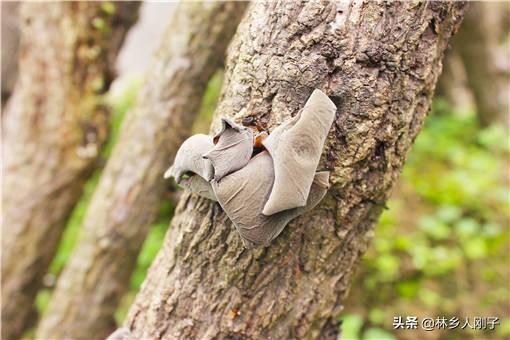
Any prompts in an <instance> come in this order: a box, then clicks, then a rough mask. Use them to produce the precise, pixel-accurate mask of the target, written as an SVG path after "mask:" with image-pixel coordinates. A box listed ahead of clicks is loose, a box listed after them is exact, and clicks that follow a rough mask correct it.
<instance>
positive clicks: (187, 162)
mask: <svg viewBox="0 0 510 340" xmlns="http://www.w3.org/2000/svg"><path fill="white" fill-rule="evenodd" d="M213 148H214V143H213V141H212V138H211V137H210V136H207V135H203V134H197V135H193V136H191V137H189V138H188V139H186V140H185V141H184V143H182V145H181V147H180V148H179V150H177V154H176V155H175V160H174V164H173V165H172V166H171V167H170V168H169V169H168V170H167V171H166V172H165V175H164V177H165V178H170V177H173V178H175V182H177V184H179V183H180V182H181V178H182V176H183V175H184V174H186V173H189V172H192V173H195V174H197V175H199V176H201V177H202V178H203V179H205V180H206V181H210V180H211V179H212V177H213V167H212V164H211V162H210V161H209V160H207V159H204V158H203V157H202V156H203V155H204V153H206V152H208V151H209V150H212V149H213Z"/></svg>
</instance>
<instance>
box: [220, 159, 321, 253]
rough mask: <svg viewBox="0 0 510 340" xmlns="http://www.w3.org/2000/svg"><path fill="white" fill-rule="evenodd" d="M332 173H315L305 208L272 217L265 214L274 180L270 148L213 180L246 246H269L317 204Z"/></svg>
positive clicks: (227, 212)
mask: <svg viewBox="0 0 510 340" xmlns="http://www.w3.org/2000/svg"><path fill="white" fill-rule="evenodd" d="M328 179H329V172H318V173H316V175H315V180H314V182H313V185H312V188H311V190H310V195H309V197H308V200H307V203H306V205H305V206H304V207H300V208H294V209H288V210H285V211H282V212H279V213H276V214H273V215H271V216H266V215H264V214H262V210H263V208H264V204H265V203H266V201H267V198H268V196H269V194H270V192H271V188H272V187H273V182H274V169H273V161H272V159H271V156H270V155H269V153H268V152H267V151H263V152H261V153H259V154H258V155H256V156H255V157H253V158H252V159H251V160H250V161H249V163H248V164H247V165H246V166H245V167H244V168H242V169H240V170H239V171H236V172H234V173H232V174H230V175H228V176H226V177H224V178H222V179H221V180H220V181H219V182H217V181H216V180H213V181H212V187H213V190H214V193H215V194H216V197H217V198H218V202H219V203H220V205H221V207H222V208H223V210H224V211H225V213H226V214H227V216H228V217H229V219H230V220H231V221H232V222H233V223H234V225H235V227H236V229H237V231H238V232H239V234H240V235H241V238H242V240H243V243H244V245H245V247H246V248H248V249H251V248H254V247H257V246H261V245H268V244H269V242H270V241H271V240H273V239H274V238H275V237H277V236H278V235H279V234H280V233H281V232H282V230H283V229H284V228H285V226H286V225H287V224H288V223H289V222H290V221H291V220H292V219H294V218H295V217H297V216H299V215H301V214H302V213H304V212H305V211H307V210H309V209H312V208H313V207H315V206H316V205H317V204H318V203H319V202H320V200H321V199H322V198H323V197H324V195H325V194H326V191H327V189H328V187H329V184H328Z"/></svg>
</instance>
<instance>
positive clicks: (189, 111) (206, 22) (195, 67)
mask: <svg viewBox="0 0 510 340" xmlns="http://www.w3.org/2000/svg"><path fill="white" fill-rule="evenodd" d="M246 5H247V3H244V2H212V3H200V2H195V3H187V4H181V5H179V6H178V7H177V8H176V9H175V12H174V14H173V18H172V20H170V22H169V25H168V30H167V32H166V33H165V36H164V39H163V43H162V45H161V47H160V48H159V51H158V52H157V53H156V55H155V59H154V63H153V65H152V69H151V71H150V72H149V74H148V75H147V79H146V83H145V85H144V87H143V88H142V90H141V94H140V96H139V98H138V103H137V105H136V107H135V108H134V110H133V111H131V112H129V113H128V116H127V117H126V121H125V122H124V124H123V126H122V132H121V136H120V138H119V141H118V142H117V145H116V147H115V148H114V150H113V153H112V156H111V158H110V160H109V161H108V163H107V166H106V168H105V170H104V172H103V175H102V177H101V181H100V183H99V185H98V187H97V189H96V192H95V194H94V197H93V199H92V202H91V204H90V207H89V209H88V212H87V215H86V217H85V220H84V228H83V230H82V233H81V235H80V238H79V240H78V242H77V247H76V249H75V251H74V252H73V254H72V256H71V259H70V261H69V262H68V264H67V266H66V267H65V269H64V271H63V273H62V275H61V276H60V278H59V280H58V283H57V287H56V289H55V292H54V295H53V298H52V301H51V303H50V305H49V308H48V310H47V313H45V316H44V317H43V319H42V322H41V324H40V326H39V329H38V332H37V337H38V338H41V339H50V338H51V339H104V338H105V337H106V336H107V335H108V334H109V333H111V332H112V331H113V329H114V327H115V321H114V318H113V315H114V312H115V309H116V307H117V305H118V302H119V300H120V298H121V297H122V295H123V294H124V293H125V292H126V290H127V288H128V287H129V279H130V276H131V273H132V271H133V269H134V267H135V264H136V259H137V256H138V253H139V251H140V248H141V246H142V244H143V241H144V239H145V237H146V235H147V232H148V229H149V226H150V224H151V223H152V222H153V221H154V220H155V218H156V216H157V212H158V210H159V206H160V202H161V200H162V196H163V193H164V189H165V181H164V179H163V173H164V172H165V170H166V168H167V167H168V166H169V164H170V163H171V160H172V159H173V157H174V156H175V153H176V151H177V148H178V147H179V146H180V144H181V143H182V142H183V141H184V139H185V138H186V137H188V136H189V133H190V130H191V126H192V124H193V121H194V118H195V116H196V115H197V113H198V111H199V108H200V103H201V100H202V96H203V94H204V91H205V88H206V85H207V83H208V81H209V79H210V78H211V76H212V75H213V73H214V72H215V71H216V70H217V69H218V67H219V66H220V65H221V64H222V63H223V60H224V55H225V50H226V47H227V45H228V43H229V41H230V40H231V38H232V36H233V35H234V32H235V30H236V28H237V25H238V23H239V21H240V20H241V16H242V14H243V12H244V9H245V8H246Z"/></svg>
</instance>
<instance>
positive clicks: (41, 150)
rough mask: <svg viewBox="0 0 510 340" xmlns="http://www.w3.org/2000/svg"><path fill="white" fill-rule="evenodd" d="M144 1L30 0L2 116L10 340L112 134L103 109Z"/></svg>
mask: <svg viewBox="0 0 510 340" xmlns="http://www.w3.org/2000/svg"><path fill="white" fill-rule="evenodd" d="M137 8H138V4H137V3H129V2H126V3H122V4H121V3H119V4H115V5H114V4H102V3H99V2H98V3H92V2H60V3H58V2H54V3H24V4H22V5H21V27H20V29H21V35H22V39H21V45H20V59H19V63H20V64H19V74H18V81H17V84H16V87H15V89H14V94H13V96H12V98H11V100H10V101H9V103H8V105H7V108H6V114H5V116H4V117H3V133H4V136H3V137H4V138H3V156H4V159H3V179H4V181H3V196H2V200H3V201H2V204H3V216H2V217H3V226H2V339H17V338H19V337H20V335H21V333H22V331H23V330H24V329H26V327H27V326H28V324H27V323H28V321H29V320H31V321H32V320H34V317H33V315H31V314H32V312H33V301H34V296H35V294H36V292H37V289H38V288H39V287H40V284H41V278H42V276H43V275H44V274H45V273H46V270H47V268H48V265H49V263H50V261H51V259H52V258H53V255H54V253H55V250H56V248H57V245H58V241H59V239H60V236H61V234H62V231H63V227H64V225H65V221H66V219H67V217H68V215H69V213H70V212H71V210H72V208H73V206H74V204H75V203H76V201H77V200H78V199H79V197H80V195H81V193H82V189H83V184H84V182H85V180H86V179H87V177H88V175H89V173H90V172H91V170H92V169H93V167H94V165H95V164H96V160H97V158H98V155H99V152H100V150H101V146H102V145H103V142H104V141H105V139H106V136H107V131H108V112H107V109H106V108H105V107H104V106H103V105H102V104H101V97H100V95H101V94H102V93H104V92H105V90H106V89H107V86H108V84H109V83H110V81H111V79H112V75H113V70H112V66H113V62H112V61H113V59H115V55H116V53H117V50H118V48H119V46H120V44H121V41H122V40H123V36H124V34H125V32H126V30H127V28H128V27H129V26H130V25H131V24H132V23H133V22H134V21H135V19H136V13H137Z"/></svg>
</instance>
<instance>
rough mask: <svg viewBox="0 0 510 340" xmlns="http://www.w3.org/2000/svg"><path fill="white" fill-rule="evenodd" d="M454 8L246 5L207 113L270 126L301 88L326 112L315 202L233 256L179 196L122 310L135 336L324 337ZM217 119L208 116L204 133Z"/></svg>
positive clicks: (216, 210) (421, 101)
mask: <svg viewBox="0 0 510 340" xmlns="http://www.w3.org/2000/svg"><path fill="white" fill-rule="evenodd" d="M463 7H464V4H463V3H459V2H455V3H453V2H450V3H448V2H428V3H417V2H390V3H385V2H375V1H368V2H364V3H361V2H350V3H348V2H329V1H295V2H288V1H281V2H257V3H256V4H253V7H251V8H250V10H249V11H248V13H249V14H248V15H247V16H246V17H245V19H244V20H243V22H242V23H241V25H240V27H239V29H238V31H237V34H236V37H235V38H234V40H233V43H232V45H231V47H230V52H229V57H228V60H227V65H226V74H225V76H226V79H225V81H226V84H225V85H224V88H223V93H222V97H221V101H220V103H219V106H218V108H217V111H216V113H217V116H230V117H235V120H236V121H237V122H240V121H243V122H244V123H245V124H251V126H252V127H253V128H254V129H255V130H257V131H261V130H272V129H273V128H274V127H275V126H277V125H278V124H280V123H281V122H282V121H283V120H284V119H286V118H289V117H290V116H291V115H295V114H297V112H298V111H299V109H300V108H301V107H302V106H303V104H304V103H305V101H306V99H307V98H308V96H309V95H310V94H311V93H312V91H313V89H314V88H320V89H322V90H323V91H325V92H326V93H327V94H328V95H330V96H331V98H332V99H333V100H334V101H335V102H336V104H337V106H338V112H337V118H336V121H335V123H334V124H333V129H332V131H331V133H330V136H329V137H328V142H327V145H326V148H325V152H324V154H323V157H322V160H321V164H320V166H319V170H322V169H329V170H331V171H332V176H331V184H332V188H331V189H330V191H329V193H328V195H327V196H326V197H325V199H324V200H323V202H322V203H321V204H320V205H319V206H318V207H317V208H316V209H314V210H313V211H311V212H310V213H308V214H306V215H304V216H302V217H300V218H298V219H297V220H295V221H294V222H293V223H291V224H290V225H289V226H287V228H286V230H284V232H283V233H282V234H281V235H280V236H279V237H278V238H277V239H276V240H275V241H273V243H272V244H271V245H270V246H269V247H268V248H263V249H258V250H255V251H247V250H245V249H244V247H243V245H242V242H241V240H240V237H239V235H237V233H236V231H235V230H234V229H233V226H232V224H231V223H230V222H229V221H228V219H227V218H226V215H225V214H224V213H223V212H222V211H221V209H220V207H219V206H218V205H217V204H215V203H212V202H211V201H208V200H206V199H201V198H198V197H196V196H193V195H189V194H186V195H184V196H183V197H182V198H181V201H180V203H179V205H178V207H177V209H176V213H175V216H174V218H173V221H172V224H171V227H170V229H169V231H168V233H167V235H166V238H165V242H164V246H163V248H162V250H161V251H160V253H159V254H158V256H157V258H156V260H155V262H154V263H153V265H152V266H151V269H150V271H149V274H148V277H147V279H146V281H145V282H144V284H143V286H142V290H141V292H140V293H139V294H138V296H137V298H136V301H135V303H134V304H133V306H132V307H131V310H130V312H129V316H128V319H127V321H126V326H127V327H129V328H130V329H131V331H132V333H133V338H135V339H174V338H175V339H178V338H187V339H200V338H206V339H209V338H244V337H248V338H255V339H293V338H297V339H309V338H318V339H323V338H335V337H336V333H338V329H339V326H338V324H339V321H338V319H337V317H338V314H339V312H340V310H341V308H342V307H341V306H342V299H343V298H344V297H345V295H346V293H347V290H348V286H349V283H350V280H351V277H352V274H353V272H354V270H355V268H356V266H357V264H358V262H359V259H360V256H361V255H362V254H363V252H364V251H365V249H366V248H367V246H368V243H369V241H370V239H371V238H372V235H373V226H374V224H375V222H376V221H377V219H378V217H379V214H380V212H381V210H382V209H383V207H384V202H385V200H386V199H387V197H388V193H389V191H390V189H391V187H392V184H393V183H394V182H395V179H396V178H397V177H398V174H399V173H400V171H401V169H402V166H403V163H404V160H405V157H406V154H407V152H408V150H409V148H410V147H411V144H412V141H413V140H414V139H415V137H416V135H417V133H418V132H419V130H420V128H421V127H422V124H423V121H424V119H425V116H426V114H427V111H428V110H429V106H430V102H431V98H432V94H433V90H434V86H435V83H436V81H437V77H438V75H439V74H440V72H441V58H442V56H443V53H444V50H445V48H446V46H447V44H448V40H449V38H450V36H451V35H452V33H453V32H455V31H456V29H457V27H458V25H459V23H460V21H461V18H462V15H463ZM217 123H218V119H216V124H217Z"/></svg>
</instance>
